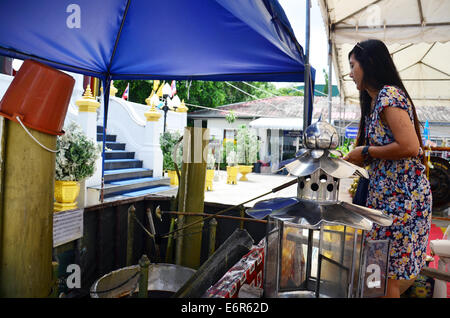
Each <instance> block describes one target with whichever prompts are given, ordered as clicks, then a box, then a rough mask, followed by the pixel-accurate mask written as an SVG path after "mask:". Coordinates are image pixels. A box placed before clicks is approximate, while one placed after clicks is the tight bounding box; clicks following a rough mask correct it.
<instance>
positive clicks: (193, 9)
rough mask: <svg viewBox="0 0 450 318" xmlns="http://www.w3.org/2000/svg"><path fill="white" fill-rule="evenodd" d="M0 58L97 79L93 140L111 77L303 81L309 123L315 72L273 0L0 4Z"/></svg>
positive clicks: (21, 0) (66, 0)
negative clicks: (99, 95) (99, 101)
mask: <svg viewBox="0 0 450 318" xmlns="http://www.w3.org/2000/svg"><path fill="white" fill-rule="evenodd" d="M0 54H2V55H5V56H9V57H13V58H18V59H33V60H36V61H40V62H43V63H45V64H47V65H50V66H53V67H55V68H58V69H61V70H66V71H70V72H75V73H81V74H84V75H89V76H94V77H98V78H100V79H101V80H102V83H103V87H104V123H103V125H104V130H103V132H104V137H103V138H104V140H103V141H104V142H103V146H104V145H105V136H106V126H107V114H108V101H109V99H108V96H109V87H110V81H111V80H114V79H128V80H139V79H158V80H202V81H268V82H304V80H305V78H306V79H309V80H308V83H309V89H308V91H307V92H305V105H308V107H307V114H308V116H307V122H308V124H310V123H311V115H312V97H313V94H312V92H313V91H314V79H315V70H314V69H313V68H310V67H309V65H308V63H305V56H304V53H303V49H302V47H301V46H300V44H299V43H298V41H297V40H296V38H295V36H294V32H293V31H292V28H291V26H290V23H289V21H288V19H287V17H286V15H285V13H284V11H283V9H282V8H281V6H280V4H279V3H278V1H277V0H240V1H230V0H189V1H186V0H170V1H161V0H109V1H107V2H105V1H104V0H77V1H76V3H74V1H69V0H61V1H54V0H53V1H52V0H40V1H35V0H16V1H1V2H0ZM306 61H307V59H306ZM305 64H306V67H305ZM308 70H310V73H305V71H306V72H307V71H308ZM305 87H308V86H307V85H305ZM103 158H104V156H103ZM103 165H104V159H103V163H102V179H103V170H104V168H103ZM102 183H103V181H102Z"/></svg>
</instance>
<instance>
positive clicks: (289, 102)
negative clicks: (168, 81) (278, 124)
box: [188, 96, 450, 124]
mask: <svg viewBox="0 0 450 318" xmlns="http://www.w3.org/2000/svg"><path fill="white" fill-rule="evenodd" d="M303 101H304V98H303V96H276V97H270V98H264V99H258V100H253V101H248V102H242V103H236V104H229V105H224V106H220V107H217V108H216V109H211V110H209V109H208V110H206V109H205V110H199V111H194V112H190V113H188V118H192V119H208V118H225V116H226V115H227V114H228V113H229V112H230V111H233V112H234V114H235V116H236V117H237V118H242V119H245V118H248V119H256V118H261V117H265V118H286V117H296V118H300V119H301V118H303ZM416 111H417V116H418V117H419V120H420V121H421V122H425V121H426V120H428V122H430V123H442V124H450V107H447V106H416ZM331 112H332V113H331V119H332V120H339V119H342V120H345V121H359V118H360V110H359V105H355V104H343V103H342V104H341V101H340V99H339V97H333V98H332V110H331ZM320 115H322V117H323V118H325V119H327V118H328V98H327V97H319V96H315V97H314V107H313V116H312V118H313V121H314V120H317V119H319V117H320Z"/></svg>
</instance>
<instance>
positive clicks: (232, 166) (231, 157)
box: [227, 150, 238, 184]
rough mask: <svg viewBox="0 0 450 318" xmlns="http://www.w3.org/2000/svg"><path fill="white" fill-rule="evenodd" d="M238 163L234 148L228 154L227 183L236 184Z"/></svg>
mask: <svg viewBox="0 0 450 318" xmlns="http://www.w3.org/2000/svg"><path fill="white" fill-rule="evenodd" d="M236 163H237V154H236V152H235V151H234V150H231V151H230V152H229V153H228V154H227V183H228V184H236V183H237V181H236V176H237V173H238V167H237V166H236Z"/></svg>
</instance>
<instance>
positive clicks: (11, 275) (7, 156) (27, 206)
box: [0, 120, 56, 298]
mask: <svg viewBox="0 0 450 318" xmlns="http://www.w3.org/2000/svg"><path fill="white" fill-rule="evenodd" d="M29 131H30V133H31V134H32V135H33V136H34V137H35V138H36V139H37V140H39V141H40V142H41V143H42V144H43V145H45V146H46V147H47V148H50V149H55V148H56V136H54V135H49V134H46V133H42V132H39V131H36V130H34V129H29ZM3 134H4V135H5V138H6V140H5V141H6V142H5V148H4V149H2V156H3V158H4V169H2V174H3V180H4V182H3V189H2V193H1V201H2V202H1V203H2V206H1V213H2V215H1V218H2V221H1V222H2V224H1V225H2V233H1V238H0V297H25V298H30V297H47V296H49V294H50V292H51V289H52V277H53V273H52V272H53V271H52V249H53V202H54V178H55V153H52V152H49V151H47V150H45V149H43V148H42V147H41V146H39V145H38V144H37V143H36V142H35V141H33V140H32V139H31V138H30V136H28V135H27V133H26V132H25V130H24V129H23V128H22V127H21V126H20V125H19V124H18V123H16V122H14V121H10V120H5V121H4V127H3ZM3 150H5V151H4V153H3ZM31 158H32V159H31Z"/></svg>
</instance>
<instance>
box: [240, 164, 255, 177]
mask: <svg viewBox="0 0 450 318" xmlns="http://www.w3.org/2000/svg"><path fill="white" fill-rule="evenodd" d="M252 169H253V165H251V166H239V173H240V174H242V177H241V178H240V179H239V181H248V179H247V173H250V172H252Z"/></svg>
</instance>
